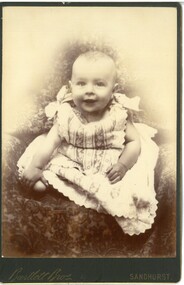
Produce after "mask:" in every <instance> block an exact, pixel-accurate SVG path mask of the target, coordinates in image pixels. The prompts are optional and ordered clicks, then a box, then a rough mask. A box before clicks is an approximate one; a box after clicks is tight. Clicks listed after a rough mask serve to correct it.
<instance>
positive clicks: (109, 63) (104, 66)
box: [72, 56, 116, 74]
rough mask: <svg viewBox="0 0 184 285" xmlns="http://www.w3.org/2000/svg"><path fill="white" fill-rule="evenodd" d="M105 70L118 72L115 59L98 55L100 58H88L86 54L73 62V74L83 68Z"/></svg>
mask: <svg viewBox="0 0 184 285" xmlns="http://www.w3.org/2000/svg"><path fill="white" fill-rule="evenodd" d="M89 69H93V70H97V71H100V70H104V71H109V73H116V67H115V63H114V61H113V60H112V59H111V58H110V57H105V56H104V57H98V58H95V57H94V58H92V57H90V58H88V57H85V56H81V57H78V58H77V59H76V61H75V62H74V64H73V68H72V74H74V73H75V74H76V73H78V72H80V71H81V70H86V71H87V70H89Z"/></svg>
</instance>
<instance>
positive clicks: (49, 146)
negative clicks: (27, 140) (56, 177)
mask: <svg viewBox="0 0 184 285" xmlns="http://www.w3.org/2000/svg"><path fill="white" fill-rule="evenodd" d="M60 142H61V138H60V136H59V134H58V127H57V125H54V126H53V127H52V128H51V130H50V131H49V133H48V134H47V136H46V138H45V140H44V142H43V144H42V145H40V147H39V148H38V150H37V152H36V153H35V155H34V156H33V158H32V160H31V163H30V164H29V165H28V167H27V168H26V169H25V170H24V172H23V174H22V177H21V181H22V182H23V183H24V184H25V185H26V186H27V187H29V188H31V187H33V186H34V184H35V183H36V182H37V181H38V180H41V181H42V182H43V183H44V184H47V181H46V180H45V178H44V177H43V175H42V172H43V168H44V166H45V165H46V164H47V163H48V161H49V158H50V157H51V155H52V153H53V151H54V150H55V149H56V148H57V147H58V146H59V144H60Z"/></svg>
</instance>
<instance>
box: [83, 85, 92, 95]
mask: <svg viewBox="0 0 184 285" xmlns="http://www.w3.org/2000/svg"><path fill="white" fill-rule="evenodd" d="M85 91H86V92H85V93H86V94H93V93H94V86H93V84H87V85H86V90H85Z"/></svg>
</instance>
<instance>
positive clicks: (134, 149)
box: [107, 120, 141, 184]
mask: <svg viewBox="0 0 184 285" xmlns="http://www.w3.org/2000/svg"><path fill="white" fill-rule="evenodd" d="M140 151H141V145H140V138H139V134H138V133H137V130H136V128H135V127H134V125H133V124H132V123H131V122H130V121H129V120H128V121H127V127H126V136H125V147H124V150H123V152H122V154H121V156H120V157H119V160H118V162H117V163H116V164H114V165H112V166H111V167H110V168H109V169H107V177H108V178H109V180H110V182H111V183H112V184H114V183H116V182H118V181H120V180H121V179H122V178H123V177H124V175H125V174H126V172H127V170H128V169H130V168H131V167H132V166H133V165H134V164H135V163H136V161H137V159H138V156H139V154H140Z"/></svg>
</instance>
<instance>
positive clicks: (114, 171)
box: [106, 161, 127, 184]
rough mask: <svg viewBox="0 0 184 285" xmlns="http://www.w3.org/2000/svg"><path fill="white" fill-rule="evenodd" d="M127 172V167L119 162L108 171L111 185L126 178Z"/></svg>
mask: <svg viewBox="0 0 184 285" xmlns="http://www.w3.org/2000/svg"><path fill="white" fill-rule="evenodd" d="M126 172H127V168H126V166H125V165H124V164H123V163H121V162H119V161H118V162H117V163H116V164H114V165H112V166H110V167H109V168H108V169H107V170H106V174H107V177H108V178H109V180H110V183H111V184H115V183H117V182H118V181H120V180H121V179H122V178H123V177H124V176H125V174H126Z"/></svg>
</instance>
